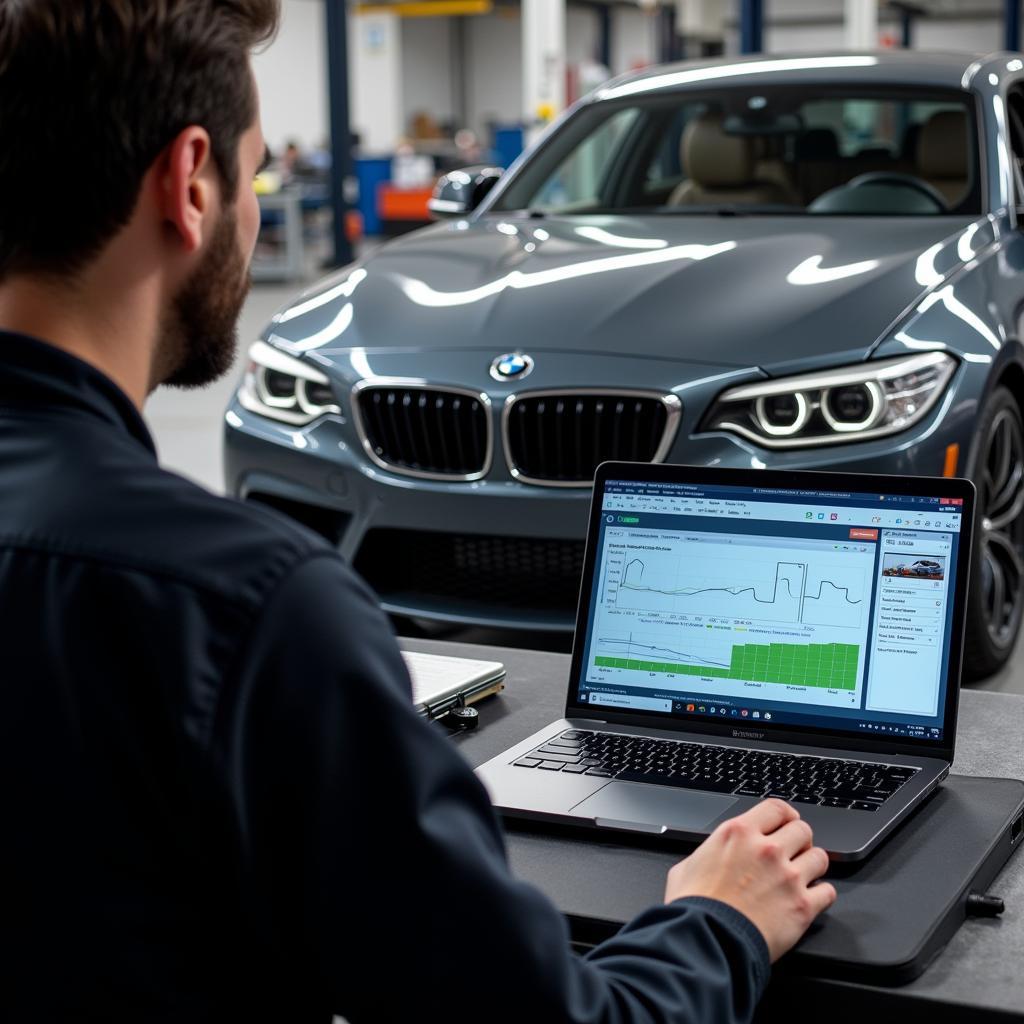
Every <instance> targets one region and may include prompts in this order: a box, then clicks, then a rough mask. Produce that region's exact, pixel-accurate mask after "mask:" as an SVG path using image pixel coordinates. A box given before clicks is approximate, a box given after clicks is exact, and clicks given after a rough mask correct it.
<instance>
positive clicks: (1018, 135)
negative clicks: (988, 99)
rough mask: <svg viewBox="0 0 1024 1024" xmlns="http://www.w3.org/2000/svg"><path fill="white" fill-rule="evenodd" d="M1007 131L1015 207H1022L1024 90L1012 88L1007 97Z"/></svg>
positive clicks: (1023, 201) (1023, 192)
mask: <svg viewBox="0 0 1024 1024" xmlns="http://www.w3.org/2000/svg"><path fill="white" fill-rule="evenodd" d="M1007 129H1008V131H1009V134H1010V152H1011V154H1012V156H1013V179H1014V188H1015V191H1016V193H1017V197H1016V205H1017V206H1018V207H1022V206H1024V89H1022V88H1021V87H1020V86H1019V85H1018V86H1014V87H1013V88H1012V89H1011V90H1010V91H1009V93H1008V95H1007Z"/></svg>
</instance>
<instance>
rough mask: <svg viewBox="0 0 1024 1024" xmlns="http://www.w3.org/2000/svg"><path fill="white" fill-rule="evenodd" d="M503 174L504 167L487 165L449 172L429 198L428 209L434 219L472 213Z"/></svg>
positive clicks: (440, 179)
mask: <svg viewBox="0 0 1024 1024" xmlns="http://www.w3.org/2000/svg"><path fill="white" fill-rule="evenodd" d="M504 173H505V169H504V168H503V167H489V166H487V165H485V164H479V165H477V166H474V167H463V168H461V169H460V170H458V171H449V172H448V173H447V174H443V175H441V177H440V178H438V180H437V184H436V185H435V186H434V194H433V196H431V198H430V199H429V200H427V209H428V210H430V212H431V214H432V215H433V217H434V218H435V220H440V219H442V218H445V217H461V216H463V215H464V214H467V213H470V212H471V211H473V210H475V209H476V208H477V207H478V206H479V205H480V204H481V203H482V202H483V200H484V196H486V195H487V193H488V192H490V191H491V189H492V188H494V186H495V185H496V184H497V183H498V179H499V178H500V177H501V176H502V174H504Z"/></svg>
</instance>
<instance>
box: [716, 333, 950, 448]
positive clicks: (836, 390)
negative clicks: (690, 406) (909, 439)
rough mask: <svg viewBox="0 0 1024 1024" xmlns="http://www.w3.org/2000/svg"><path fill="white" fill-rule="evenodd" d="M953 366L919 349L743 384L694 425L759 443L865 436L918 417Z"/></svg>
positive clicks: (801, 443) (791, 444) (788, 444)
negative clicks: (866, 361) (882, 357)
mask: <svg viewBox="0 0 1024 1024" xmlns="http://www.w3.org/2000/svg"><path fill="white" fill-rule="evenodd" d="M955 369H956V360H955V359H953V357H952V356H949V355H947V354H946V353H944V352H925V353H922V354H921V355H914V356H900V357H899V358H897V359H880V360H878V361H877V362H869V363H862V364H860V365H859V366H848V367H843V368H842V369H838V370H829V371H826V372H823V373H808V374H804V375H802V376H799V377H787V378H784V379H782V380H770V381H764V382H763V383H761V382H759V383H757V384H745V385H743V386H742V387H738V388H732V389H730V390H729V391H725V392H723V393H722V394H721V395H719V396H718V399H717V400H716V401H715V404H714V405H713V406H712V408H711V411H710V412H709V413H708V415H707V416H706V417H705V419H704V422H703V423H702V424H701V427H700V429H701V430H702V431H708V430H728V431H729V432H730V433H733V434H739V435H740V436H741V437H746V438H748V439H749V440H751V441H755V442H757V444H759V445H763V446H764V447H765V448H801V447H809V446H812V445H821V444H837V443H840V442H842V441H867V440H870V439H871V438H873V437H884V436H885V435H886V434H895V433H896V432H897V431H900V430H906V429H907V427H910V426H912V425H913V424H914V423H916V422H917V421H918V420H920V419H921V418H922V417H923V416H924V415H925V414H926V413H927V412H928V410H929V409H931V407H932V406H933V405H934V404H935V403H936V402H937V401H938V400H939V397H940V396H941V395H942V392H943V390H945V387H946V385H947V384H948V383H949V379H950V377H952V376H953V371H954V370H955Z"/></svg>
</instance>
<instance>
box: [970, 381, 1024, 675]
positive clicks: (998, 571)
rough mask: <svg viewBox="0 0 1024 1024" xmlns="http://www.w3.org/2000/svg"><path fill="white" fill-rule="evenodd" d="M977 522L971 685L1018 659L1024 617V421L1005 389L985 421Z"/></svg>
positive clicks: (980, 436)
mask: <svg viewBox="0 0 1024 1024" xmlns="http://www.w3.org/2000/svg"><path fill="white" fill-rule="evenodd" d="M975 450H976V452H977V454H976V457H975V465H974V473H973V476H974V483H975V486H976V487H977V488H978V514H977V522H976V526H975V530H976V532H975V537H974V544H975V548H974V558H973V566H972V568H971V579H970V583H969V589H968V593H967V630H966V635H965V637H964V671H963V676H964V681H965V682H975V681H977V680H980V679H984V678H985V677H986V676H989V675H991V674H992V673H993V672H995V671H997V670H998V669H1000V668H1002V667H1003V665H1004V664H1005V663H1006V661H1007V659H1008V658H1009V657H1010V655H1011V653H1012V652H1013V649H1014V646H1015V644H1016V641H1017V634H1018V632H1019V630H1020V624H1021V612H1022V609H1024V515H1022V513H1024V421H1022V419H1021V412H1020V407H1019V406H1018V405H1017V402H1016V400H1015V399H1014V397H1013V395H1012V394H1011V393H1010V390H1009V389H1008V388H1006V387H1002V386H1000V387H998V388H996V389H995V391H993V392H992V394H991V395H990V396H989V398H988V400H987V401H986V402H985V404H984V406H983V407H982V411H981V414H980V416H979V417H978V429H977V434H976V449H975Z"/></svg>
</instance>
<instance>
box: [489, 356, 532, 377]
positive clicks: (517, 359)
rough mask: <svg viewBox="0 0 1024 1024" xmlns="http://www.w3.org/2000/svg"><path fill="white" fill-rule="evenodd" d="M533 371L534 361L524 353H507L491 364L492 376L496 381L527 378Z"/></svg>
mask: <svg viewBox="0 0 1024 1024" xmlns="http://www.w3.org/2000/svg"><path fill="white" fill-rule="evenodd" d="M532 369H533V360H532V359H531V358H530V357H529V356H528V355H524V354H523V353H522V352H506V353H505V354H504V355H503V356H498V358H497V359H495V360H494V362H493V363H491V376H492V377H493V378H494V379H495V380H512V379H519V378H520V377H525V376H526V375H527V374H528V373H529V372H530V371H531V370H532Z"/></svg>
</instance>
